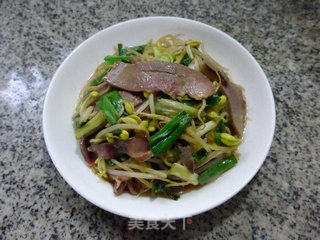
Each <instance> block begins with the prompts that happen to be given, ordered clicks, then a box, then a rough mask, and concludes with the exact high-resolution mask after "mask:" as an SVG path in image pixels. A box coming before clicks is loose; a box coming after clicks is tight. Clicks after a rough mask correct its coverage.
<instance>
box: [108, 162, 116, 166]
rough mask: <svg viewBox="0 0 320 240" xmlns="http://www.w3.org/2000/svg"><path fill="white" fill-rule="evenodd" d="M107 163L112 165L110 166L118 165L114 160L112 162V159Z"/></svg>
mask: <svg viewBox="0 0 320 240" xmlns="http://www.w3.org/2000/svg"><path fill="white" fill-rule="evenodd" d="M107 164H108V165H109V166H110V167H113V166H114V165H116V164H115V163H114V162H112V160H109V161H108V162H107Z"/></svg>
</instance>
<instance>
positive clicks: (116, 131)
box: [112, 129, 121, 136]
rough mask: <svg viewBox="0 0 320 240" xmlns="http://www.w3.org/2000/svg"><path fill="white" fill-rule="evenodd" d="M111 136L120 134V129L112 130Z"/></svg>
mask: <svg viewBox="0 0 320 240" xmlns="http://www.w3.org/2000/svg"><path fill="white" fill-rule="evenodd" d="M112 134H113V135H115V136H119V135H120V134H121V129H117V130H114V131H113V132H112Z"/></svg>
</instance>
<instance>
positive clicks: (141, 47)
mask: <svg viewBox="0 0 320 240" xmlns="http://www.w3.org/2000/svg"><path fill="white" fill-rule="evenodd" d="M146 46H147V45H146V44H144V45H139V46H134V47H130V49H131V50H133V51H135V52H138V53H142V52H143V50H144V49H145V47H146ZM118 54H119V56H124V55H126V56H130V55H132V53H128V51H127V49H125V48H123V44H122V43H118Z"/></svg>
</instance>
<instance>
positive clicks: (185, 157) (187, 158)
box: [179, 146, 194, 173]
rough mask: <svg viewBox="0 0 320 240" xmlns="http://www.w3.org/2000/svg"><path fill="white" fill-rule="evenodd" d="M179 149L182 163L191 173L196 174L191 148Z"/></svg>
mask: <svg viewBox="0 0 320 240" xmlns="http://www.w3.org/2000/svg"><path fill="white" fill-rule="evenodd" d="M179 149H180V152H181V155H180V161H181V162H182V163H183V165H184V166H186V167H187V168H188V170H189V172H191V173H194V159H193V156H192V152H191V148H190V146H186V147H179Z"/></svg>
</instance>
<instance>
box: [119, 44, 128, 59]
mask: <svg viewBox="0 0 320 240" xmlns="http://www.w3.org/2000/svg"><path fill="white" fill-rule="evenodd" d="M118 53H119V56H123V55H126V54H127V49H125V48H123V45H122V43H118Z"/></svg>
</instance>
